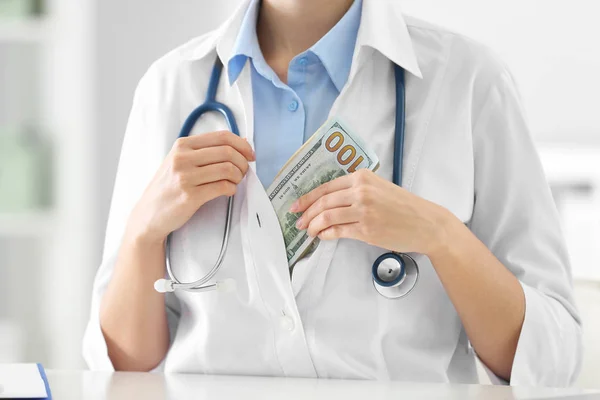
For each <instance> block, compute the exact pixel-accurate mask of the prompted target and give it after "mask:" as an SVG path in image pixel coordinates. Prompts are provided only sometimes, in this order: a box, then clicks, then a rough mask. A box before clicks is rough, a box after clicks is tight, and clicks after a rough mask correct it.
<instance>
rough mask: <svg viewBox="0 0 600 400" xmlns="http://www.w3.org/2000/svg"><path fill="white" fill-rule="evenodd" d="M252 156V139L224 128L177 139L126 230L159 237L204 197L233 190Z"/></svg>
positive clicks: (181, 221) (177, 225) (146, 237)
mask: <svg viewBox="0 0 600 400" xmlns="http://www.w3.org/2000/svg"><path fill="white" fill-rule="evenodd" d="M255 160H256V156H255V154H254V151H253V150H252V147H251V146H250V144H249V143H248V142H247V141H246V140H245V139H242V138H240V137H238V136H236V135H235V134H233V133H231V132H228V131H218V132H210V133H205V134H202V135H194V136H189V137H185V138H179V139H177V140H176V142H175V144H174V145H173V148H172V149H171V151H170V153H169V155H168V156H167V158H166V159H165V161H164V162H163V163H162V165H161V166H160V168H159V169H158V171H157V172H156V175H155V176H154V178H153V179H152V181H151V182H150V184H149V185H148V187H147V188H146V190H145V191H144V194H143V195H142V197H141V199H140V200H139V201H138V203H137V204H136V206H135V207H134V209H133V212H132V213H131V216H130V218H129V221H128V227H127V230H128V231H129V233H130V234H132V235H134V236H135V237H137V238H143V239H144V241H147V242H162V241H164V240H165V239H166V237H167V236H168V235H169V234H170V233H171V232H173V231H175V230H177V229H179V228H180V227H181V226H183V225H184V224H185V223H186V222H187V221H188V220H189V219H190V218H191V217H192V216H193V215H194V213H195V212H196V211H197V210H198V209H199V208H200V207H202V205H204V204H205V203H207V202H209V201H210V200H213V199H215V198H217V197H219V196H233V195H234V193H235V192H236V188H237V185H238V184H239V183H240V182H241V181H242V179H243V177H244V176H245V175H246V172H247V171H248V162H251V161H255Z"/></svg>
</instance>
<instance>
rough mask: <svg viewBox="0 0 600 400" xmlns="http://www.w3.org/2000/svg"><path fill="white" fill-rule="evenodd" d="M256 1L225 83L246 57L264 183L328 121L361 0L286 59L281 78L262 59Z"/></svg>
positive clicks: (259, 172)
mask: <svg viewBox="0 0 600 400" xmlns="http://www.w3.org/2000/svg"><path fill="white" fill-rule="evenodd" d="M259 7H260V1H259V0H253V1H252V3H251V5H250V7H249V8H248V11H247V13H246V15H245V17H244V20H243V22H242V25H241V27H240V31H239V34H238V37H237V39H236V43H235V45H234V48H233V52H232V55H231V58H230V59H229V61H228V74H229V76H228V78H229V83H230V84H233V83H234V82H235V81H236V79H237V78H238V77H239V75H240V73H241V72H242V69H243V68H244V65H245V64H246V62H247V61H248V60H250V63H251V68H252V95H253V100H254V150H255V151H256V172H257V175H258V178H259V179H260V181H261V182H262V184H263V186H264V187H265V188H266V187H268V186H269V185H270V184H271V183H272V182H273V179H274V178H275V176H276V175H277V172H279V170H280V169H281V167H283V165H284V164H285V162H286V161H287V160H288V159H289V158H290V157H291V156H292V155H293V154H294V153H295V152H296V150H298V149H299V148H300V146H302V144H303V143H304V142H305V141H306V140H307V139H308V138H310V136H312V134H313V133H315V131H316V130H317V129H318V128H319V127H320V126H321V125H322V124H323V123H324V122H325V121H326V120H327V117H328V115H329V111H330V110H331V106H332V105H333V102H334V101H335V99H336V98H337V97H338V95H339V94H340V92H341V90H342V88H343V87H344V85H345V84H346V81H347V80H348V75H349V74H350V66H351V64H352V56H353V54H354V46H355V44H356V38H357V35H358V28H359V25H360V17H361V9H362V0H356V1H355V2H354V3H353V4H352V6H351V7H350V9H349V10H348V12H346V14H345V15H344V16H343V17H342V19H341V20H340V21H339V22H338V23H337V24H336V25H335V26H334V27H333V28H332V29H331V30H330V31H329V32H328V33H327V34H326V35H325V36H323V38H321V40H319V41H318V42H317V43H315V45H313V46H312V47H311V48H310V49H308V50H307V51H305V52H303V53H301V54H298V55H297V56H296V57H294V59H292V61H291V62H290V64H289V67H288V82H287V85H286V84H285V83H283V82H282V81H281V80H280V79H279V77H278V76H277V74H276V73H275V72H274V71H273V70H272V69H271V67H270V66H269V65H268V64H267V62H266V61H265V59H264V57H263V55H262V52H261V50H260V46H259V43H258V37H257V35H256V21H257V18H258V12H259Z"/></svg>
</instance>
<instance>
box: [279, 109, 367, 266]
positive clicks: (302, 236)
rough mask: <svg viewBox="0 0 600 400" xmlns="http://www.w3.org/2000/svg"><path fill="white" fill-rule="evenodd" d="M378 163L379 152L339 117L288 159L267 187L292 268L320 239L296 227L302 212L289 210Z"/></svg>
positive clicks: (322, 128)
mask: <svg viewBox="0 0 600 400" xmlns="http://www.w3.org/2000/svg"><path fill="white" fill-rule="evenodd" d="M378 167H379V159H378V158H377V155H376V154H375V153H374V152H373V151H372V150H371V149H369V148H368V147H367V145H366V143H365V142H364V140H363V139H362V138H361V137H360V136H358V135H357V134H355V133H353V132H352V131H351V130H350V129H349V128H348V126H347V125H345V124H344V123H343V122H341V121H340V120H339V119H338V118H335V117H334V118H331V119H329V120H328V121H327V122H325V123H324V124H323V125H322V126H321V127H320V128H319V130H317V132H315V134H313V135H312V136H311V138H310V139H309V140H307V141H306V143H304V145H303V146H302V147H301V148H300V149H298V151H297V152H296V153H295V154H294V155H293V156H292V157H291V158H290V159H289V160H288V161H287V163H286V164H285V165H284V166H283V168H282V169H281V170H280V171H279V173H278V174H277V176H276V177H275V179H274V181H273V183H272V184H271V186H269V188H268V189H267V194H268V196H269V199H270V200H271V204H273V208H274V209H275V212H276V213H277V217H278V218H279V224H280V225H281V231H282V233H283V239H284V241H285V247H286V253H287V259H288V263H289V266H290V268H293V266H294V264H295V263H296V262H297V261H298V260H300V259H301V258H302V257H304V256H305V255H306V254H307V253H309V252H311V251H313V250H314V249H315V247H316V245H317V244H318V239H316V238H311V237H310V236H308V234H307V232H306V231H300V230H298V229H297V228H296V221H297V220H298V218H300V216H301V215H302V214H301V213H292V212H290V207H291V206H292V204H293V203H294V202H295V201H296V200H297V199H298V198H300V197H301V196H303V195H305V194H306V193H308V192H310V191H311V190H313V189H315V188H317V187H318V186H320V185H322V184H324V183H326V182H329V181H332V180H334V179H336V178H339V177H341V176H344V175H347V174H351V173H352V172H354V171H356V170H358V169H362V168H367V169H370V170H372V171H375V170H376V169H377V168H378Z"/></svg>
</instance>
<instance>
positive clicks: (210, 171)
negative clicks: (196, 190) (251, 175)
mask: <svg viewBox="0 0 600 400" xmlns="http://www.w3.org/2000/svg"><path fill="white" fill-rule="evenodd" d="M243 178H244V174H243V173H242V171H241V170H240V169H239V168H238V167H237V166H235V164H233V163H231V162H229V161H227V162H222V163H218V164H211V165H207V166H204V167H200V168H194V169H193V170H191V171H190V173H189V177H188V182H186V183H189V185H191V186H200V185H205V184H207V183H211V182H218V181H229V182H231V183H233V184H236V185H237V184H238V183H240V182H241V181H242V179H243Z"/></svg>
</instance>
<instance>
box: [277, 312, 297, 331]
mask: <svg viewBox="0 0 600 400" xmlns="http://www.w3.org/2000/svg"><path fill="white" fill-rule="evenodd" d="M279 323H280V324H281V329H283V330H285V331H288V332H291V331H293V330H294V328H295V327H296V324H295V323H294V320H293V319H292V318H291V317H288V316H287V315H284V316H283V317H281V318H280V319H279Z"/></svg>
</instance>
